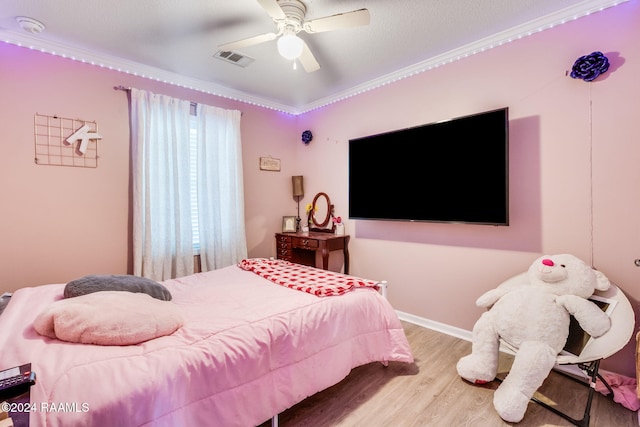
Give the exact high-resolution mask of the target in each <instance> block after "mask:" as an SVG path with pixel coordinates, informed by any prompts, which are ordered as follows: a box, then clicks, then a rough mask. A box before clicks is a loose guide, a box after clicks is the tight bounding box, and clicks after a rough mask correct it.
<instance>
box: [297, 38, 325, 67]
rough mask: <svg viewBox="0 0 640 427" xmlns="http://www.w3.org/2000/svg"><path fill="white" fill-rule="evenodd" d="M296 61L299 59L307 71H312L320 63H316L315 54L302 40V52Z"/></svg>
mask: <svg viewBox="0 0 640 427" xmlns="http://www.w3.org/2000/svg"><path fill="white" fill-rule="evenodd" d="M298 61H300V63H301V64H302V67H303V68H304V70H305V71H306V72H307V73H313V72H314V71H316V70H319V69H320V64H318V61H317V60H316V58H315V56H313V53H311V49H309V46H307V44H306V43H305V42H304V41H303V42H302V54H301V55H300V57H299V58H298Z"/></svg>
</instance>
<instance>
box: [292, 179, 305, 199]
mask: <svg viewBox="0 0 640 427" xmlns="http://www.w3.org/2000/svg"><path fill="white" fill-rule="evenodd" d="M291 183H292V184H293V197H302V196H304V187H303V185H302V175H298V176H292V177H291Z"/></svg>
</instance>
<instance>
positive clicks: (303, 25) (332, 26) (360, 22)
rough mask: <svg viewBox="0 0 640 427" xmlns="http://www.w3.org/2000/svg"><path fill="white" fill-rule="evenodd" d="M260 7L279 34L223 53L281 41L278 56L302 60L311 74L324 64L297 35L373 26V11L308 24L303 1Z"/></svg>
mask: <svg viewBox="0 0 640 427" xmlns="http://www.w3.org/2000/svg"><path fill="white" fill-rule="evenodd" d="M257 1H258V3H260V6H262V7H263V9H264V10H265V11H266V12H267V14H268V15H269V16H270V17H271V19H273V22H275V24H276V26H277V29H278V31H277V32H273V33H266V34H261V35H258V36H254V37H249V38H246V39H242V40H238V41H235V42H231V43H226V44H223V45H220V46H218V47H219V48H220V49H221V50H223V51H228V52H231V51H233V50H237V49H241V48H243V47H247V46H253V45H256V44H259V43H264V42H267V41H271V40H275V39H278V52H280V55H282V56H283V57H285V58H286V59H292V60H296V59H298V60H299V61H300V63H301V64H302V67H303V68H304V69H305V71H306V72H308V73H311V72H313V71H316V70H318V69H319V68H320V64H318V61H317V60H316V58H315V57H314V56H313V53H311V50H310V49H309V47H308V46H307V44H306V43H305V42H304V40H302V39H301V38H300V37H298V36H297V34H298V33H299V32H300V31H305V32H306V33H309V34H313V33H321V32H325V31H333V30H340V29H345V28H354V27H360V26H364V25H369V20H370V16H369V11H368V10H367V9H358V10H354V11H351V12H346V13H339V14H337V15H331V16H325V17H324V18H318V19H314V20H311V21H305V19H304V18H305V14H306V13H307V7H306V6H305V5H304V3H303V2H302V1H300V0H257Z"/></svg>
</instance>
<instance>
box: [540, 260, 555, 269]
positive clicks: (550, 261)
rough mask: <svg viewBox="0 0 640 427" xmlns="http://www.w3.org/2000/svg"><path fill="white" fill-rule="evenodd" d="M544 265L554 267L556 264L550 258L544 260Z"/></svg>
mask: <svg viewBox="0 0 640 427" xmlns="http://www.w3.org/2000/svg"><path fill="white" fill-rule="evenodd" d="M542 264H543V265H546V266H549V267H553V266H554V265H555V264H554V263H553V261H552V260H550V259H549V258H545V259H543V260H542Z"/></svg>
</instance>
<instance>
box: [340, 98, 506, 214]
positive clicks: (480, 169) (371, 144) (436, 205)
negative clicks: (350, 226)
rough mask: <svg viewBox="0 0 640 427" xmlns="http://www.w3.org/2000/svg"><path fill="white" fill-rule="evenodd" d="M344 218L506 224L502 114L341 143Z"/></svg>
mask: <svg viewBox="0 0 640 427" xmlns="http://www.w3.org/2000/svg"><path fill="white" fill-rule="evenodd" d="M349 218H352V219H371V220H398V221H427V222H452V223H470V224H491V225H509V110H508V108H501V109H497V110H492V111H486V112H482V113H478V114H473V115H469V116H464V117H458V118H454V119H451V120H447V121H442V122H437V123H431V124H426V125H422V126H416V127H411V128H407V129H402V130H397V131H392V132H387V133H381V134H378V135H371V136H366V137H362V138H355V139H351V140H350V141H349Z"/></svg>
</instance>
